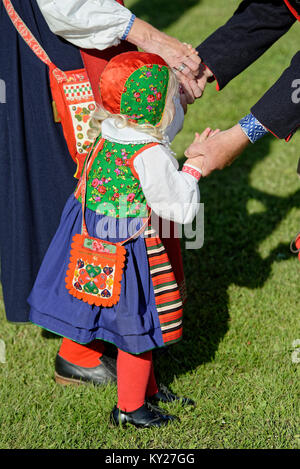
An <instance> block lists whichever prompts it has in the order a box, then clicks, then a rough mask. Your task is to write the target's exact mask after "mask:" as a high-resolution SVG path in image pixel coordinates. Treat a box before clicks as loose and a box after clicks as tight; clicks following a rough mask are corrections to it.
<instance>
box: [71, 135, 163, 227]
mask: <svg viewBox="0 0 300 469" xmlns="http://www.w3.org/2000/svg"><path fill="white" fill-rule="evenodd" d="M99 138H101V137H98V139H99ZM97 141H98V140H97ZM152 145H153V144H151V146H152ZM154 145H155V144H154ZM148 146H149V145H147V144H145V143H142V144H121V143H115V142H110V141H108V140H104V145H103V148H102V150H100V151H99V153H98V155H97V156H96V158H95V159H94V161H93V164H92V166H91V169H90V171H89V174H88V180H87V192H86V206H87V208H89V209H90V210H94V211H97V213H100V214H103V215H108V216H111V217H116V218H127V217H145V216H146V215H147V205H146V199H145V196H144V193H143V191H142V188H141V185H140V181H139V179H138V177H137V174H136V173H135V170H134V167H133V160H134V156H135V155H136V154H137V152H140V151H141V150H143V149H144V148H146V147H148ZM77 192H78V191H77V189H76V191H75V195H76V193H77ZM77 195H78V194H77ZM78 199H79V200H81V197H80V196H79V197H78Z"/></svg>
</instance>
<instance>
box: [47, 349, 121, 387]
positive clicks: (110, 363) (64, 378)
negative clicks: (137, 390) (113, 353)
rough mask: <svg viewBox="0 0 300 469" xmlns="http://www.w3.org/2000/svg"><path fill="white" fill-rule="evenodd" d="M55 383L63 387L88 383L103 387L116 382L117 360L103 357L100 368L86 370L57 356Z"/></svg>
mask: <svg viewBox="0 0 300 469" xmlns="http://www.w3.org/2000/svg"><path fill="white" fill-rule="evenodd" d="M99 361H100V360H99ZM55 381H56V382H57V383H59V384H63V385H68V384H87V383H93V384H96V385H103V384H108V383H113V382H116V381H117V372H116V360H115V359H114V358H111V357H108V356H106V355H102V357H101V361H100V364H99V365H98V366H95V367H93V368H85V367H83V366H78V365H74V364H73V363H70V362H68V361H67V360H65V359H64V358H62V357H61V356H60V355H58V354H57V355H56V359H55Z"/></svg>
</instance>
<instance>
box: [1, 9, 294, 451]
mask: <svg viewBox="0 0 300 469" xmlns="http://www.w3.org/2000/svg"><path fill="white" fill-rule="evenodd" d="M236 3H237V2H236V1H234V0H226V2H221V1H218V0H202V1H201V0H199V1H196V0H185V1H184V2H182V1H179V0H172V1H171V0H167V1H164V2H162V1H158V0H154V1H152V2H148V1H146V0H130V1H128V2H127V4H128V6H129V7H131V8H132V9H133V11H134V12H135V13H136V14H137V15H139V16H141V17H142V18H144V19H146V20H148V21H150V22H151V23H152V24H154V25H155V26H157V27H160V28H163V29H164V30H165V31H166V32H168V33H169V34H172V35H175V36H177V37H178V38H179V39H181V40H184V41H187V42H191V43H193V44H194V45H198V43H200V42H201V41H202V40H203V39H205V38H206V37H207V36H208V35H209V34H210V33H211V32H213V31H214V30H215V29H216V28H217V27H218V26H220V25H221V24H223V23H224V22H225V20H226V19H227V18H229V16H230V15H231V14H232V12H233V11H234V9H235V7H236ZM298 28H299V25H297V24H295V25H294V27H293V28H292V30H291V31H290V32H289V33H288V34H287V35H286V36H285V37H284V38H282V39H281V40H280V41H279V42H278V43H277V44H275V45H274V46H273V47H272V49H271V50H269V51H268V52H267V53H266V54H265V55H264V57H263V58H261V59H260V60H258V61H257V62H256V63H255V64H254V65H252V66H251V67H250V68H249V69H248V70H247V71H246V72H245V73H244V74H243V75H242V76H239V77H237V78H236V79H235V80H233V82H232V83H231V84H230V85H229V86H228V87H227V88H225V90H223V91H222V92H221V93H217V92H216V91H215V88H214V85H210V86H209V87H208V89H207V90H206V92H205V95H204V97H203V98H202V99H201V100H199V101H198V102H197V103H195V104H194V105H193V106H192V107H190V108H189V112H188V115H187V117H186V122H185V126H184V130H183V132H182V133H181V134H180V135H179V136H178V137H177V138H176V140H175V143H174V149H175V151H176V152H177V155H178V158H179V159H181V160H182V158H183V151H184V149H185V148H186V147H187V145H188V144H189V143H190V142H191V141H192V139H193V135H194V132H195V131H200V130H202V129H204V128H205V127H206V126H208V125H209V126H211V127H220V128H221V129H225V128H227V127H229V126H232V125H233V124H235V123H236V122H237V120H238V119H240V118H241V117H242V116H244V115H245V114H247V113H248V112H249V108H250V107H251V105H252V104H254V103H255V102H256V101H257V100H258V99H259V97H260V96H261V95H262V94H263V93H264V91H266V90H267V89H268V87H269V86H271V84H272V83H274V81H275V80H276V79H277V77H279V75H280V73H281V71H282V70H283V69H284V68H285V67H286V66H287V65H288V64H289V61H290V59H291V57H292V56H293V54H294V53H295V52H296V51H297V50H298V47H299V29H298ZM299 147H300V132H298V134H296V135H295V136H294V138H293V139H292V141H291V142H290V143H289V144H287V143H285V142H282V141H277V140H276V139H275V138H273V137H269V136H267V137H265V138H264V139H262V140H260V141H259V142H258V143H257V144H255V145H254V146H251V147H250V148H248V149H247V151H246V152H245V153H244V154H243V155H242V156H241V157H240V158H239V160H238V161H236V162H235V163H234V164H233V165H232V166H231V167H230V168H226V169H225V170H224V171H222V172H216V173H215V174H213V175H212V176H210V177H209V178H207V179H205V180H203V181H201V183H200V189H201V197H202V202H204V204H205V243H204V246H203V248H202V249H200V250H188V251H185V252H184V261H185V271H186V277H187V284H188V291H189V302H188V304H187V306H186V309H185V330H184V340H183V341H182V342H181V343H180V344H179V345H176V346H173V348H172V350H171V353H172V358H170V357H168V356H166V355H162V356H160V357H159V358H156V368H157V373H158V375H159V378H160V380H162V381H163V382H164V383H165V384H167V385H168V386H170V387H171V388H172V389H173V390H174V391H175V392H177V393H179V394H181V395H187V396H190V397H192V398H194V399H195V400H196V401H197V407H196V409H195V410H193V411H191V410H188V409H183V408H180V407H178V406H177V407H175V408H174V409H172V410H173V411H174V413H175V414H177V415H178V416H179V417H180V419H181V423H175V424H173V425H170V426H169V427H166V428H164V429H162V430H154V429H152V430H142V431H141V430H136V429H135V428H132V427H130V428H127V429H126V430H123V429H116V428H113V427H111V426H110V424H109V422H108V420H109V413H110V411H111V409H112V407H113V405H114V404H115V402H116V387H115V386H110V387H106V388H100V389H99V388H96V387H93V386H81V387H69V388H62V387H60V386H58V385H56V384H55V382H54V379H53V371H54V357H55V354H56V351H57V349H58V347H59V343H60V339H59V338H57V337H55V336H51V335H50V334H48V333H47V334H45V333H42V331H41V329H39V328H37V327H35V326H30V325H28V326H16V325H13V324H9V323H8V322H6V320H5V314H4V308H3V303H2V302H1V318H0V321H1V333H0V335H1V338H2V339H3V340H4V341H5V343H6V355H7V357H6V363H5V364H0V403H1V404H0V448H113V449H117V448H130V449H132V448H147V449H154V448H155V449H156V448H170V449H174V448H180V449H183V448H190V449H194V448H296V447H298V446H299V441H300V430H299V428H297V420H298V416H299V412H298V402H299V401H298V399H299V387H298V383H299V365H297V364H296V363H293V361H292V352H293V345H292V344H293V341H295V340H296V339H299V338H300V332H299V328H298V326H299V302H300V276H299V272H300V264H299V261H298V259H297V257H296V256H294V255H292V254H291V253H290V251H289V242H290V240H291V239H292V238H293V236H294V234H295V233H296V232H297V231H298V230H299V228H300V209H299V207H300V183H299V179H298V177H297V175H296V172H295V169H296V166H297V161H298V158H299V156H300V153H299ZM183 246H184V243H183ZM170 365H171V366H170ZM168 408H169V409H171V408H170V407H168Z"/></svg>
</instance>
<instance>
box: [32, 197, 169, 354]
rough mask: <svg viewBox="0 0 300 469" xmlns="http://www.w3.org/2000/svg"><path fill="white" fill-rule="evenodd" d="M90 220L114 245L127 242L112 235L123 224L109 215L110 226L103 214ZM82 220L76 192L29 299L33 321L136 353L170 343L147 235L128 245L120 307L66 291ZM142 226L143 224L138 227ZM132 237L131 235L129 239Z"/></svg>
mask: <svg viewBox="0 0 300 469" xmlns="http://www.w3.org/2000/svg"><path fill="white" fill-rule="evenodd" d="M85 220H86V224H87V229H88V232H89V234H90V236H92V237H98V238H103V239H107V240H108V241H111V242H117V241H121V240H122V238H119V237H117V238H116V237H112V236H116V233H119V225H120V224H121V220H119V219H115V218H110V217H105V220H106V221H108V225H107V223H102V224H101V220H102V221H103V215H99V214H97V213H96V212H94V211H92V210H89V209H86V212H85ZM81 221H82V212H81V204H80V203H79V202H78V200H77V199H76V198H75V197H74V195H73V194H72V195H71V196H70V197H69V199H68V201H67V203H66V205H65V208H64V211H63V214H62V217H61V221H60V225H59V227H58V229H57V232H56V234H55V236H54V238H53V240H52V242H51V244H50V246H49V249H48V251H47V253H46V255H45V258H44V260H43V262H42V265H41V268H40V271H39V273H38V276H37V279H36V281H35V284H34V287H33V289H32V291H31V294H30V296H29V298H28V302H29V304H30V307H31V309H30V321H32V322H33V323H35V324H37V325H39V326H42V327H43V328H45V329H48V330H50V331H53V332H55V333H57V334H59V335H61V336H63V337H68V338H69V339H72V340H74V341H76V342H79V343H88V342H91V341H92V340H94V339H102V340H104V341H108V342H111V343H113V344H115V345H116V346H117V347H118V348H120V349H121V350H124V351H125V352H129V353H133V354H139V353H142V352H145V351H147V350H151V349H153V348H157V347H162V346H163V345H164V342H163V338H162V332H161V327H160V321H159V318H158V314H157V309H156V304H155V296H154V290H153V284H152V280H151V276H150V271H149V264H148V258H147V251H146V246H145V240H144V238H143V237H138V238H137V239H135V240H132V241H129V242H128V243H126V244H125V247H126V251H127V256H126V263H125V269H124V273H123V278H122V283H121V294H120V300H119V302H118V304H116V305H115V306H112V307H109V308H104V307H98V306H90V305H89V304H87V303H85V302H83V301H82V300H79V299H77V298H75V297H73V296H72V295H71V294H70V293H69V292H68V290H67V289H66V286H65V277H66V271H67V269H68V265H69V258H70V247H71V243H72V238H73V236H74V235H75V234H77V233H80V232H81ZM122 222H124V219H123V220H122ZM130 222H131V223H132V219H126V221H125V223H126V225H127V224H129V223H130ZM141 223H142V221H141V220H138V224H137V229H138V228H139V226H141ZM110 225H111V227H113V228H112V229H110ZM122 229H123V230H124V226H122ZM125 231H126V230H125ZM120 232H121V233H122V231H121V229H120ZM109 234H111V236H110V235H109ZM129 236H130V233H129ZM127 237H128V236H127V235H126V234H125V236H124V238H123V239H126V238H127Z"/></svg>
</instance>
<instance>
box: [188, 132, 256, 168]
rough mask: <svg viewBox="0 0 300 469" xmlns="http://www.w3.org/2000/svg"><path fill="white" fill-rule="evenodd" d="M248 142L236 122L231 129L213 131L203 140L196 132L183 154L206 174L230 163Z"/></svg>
mask: <svg viewBox="0 0 300 469" xmlns="http://www.w3.org/2000/svg"><path fill="white" fill-rule="evenodd" d="M249 143H250V141H249V139H248V137H247V136H246V135H245V134H244V132H243V131H242V129H241V127H240V125H239V124H237V125H235V126H234V127H232V128H231V129H228V130H225V131H223V132H217V133H215V134H214V135H213V136H211V138H208V139H206V140H205V141H200V136H199V134H196V138H195V140H194V142H193V143H192V144H191V145H190V146H189V147H188V148H187V150H186V151H185V153H184V154H185V156H186V157H187V158H191V161H190V163H191V164H192V165H194V166H197V167H199V168H200V169H201V170H202V173H203V176H208V175H209V174H210V173H212V172H213V171H214V170H216V169H223V168H224V167H225V166H228V165H230V164H231V163H232V162H233V161H234V160H235V158H236V157H237V156H239V155H240V154H241V153H242V152H243V151H244V149H245V148H246V147H247V146H248V145H249Z"/></svg>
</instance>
